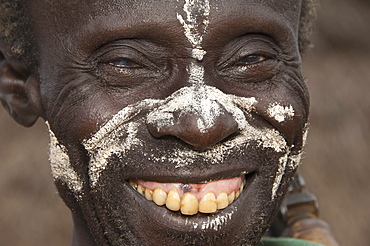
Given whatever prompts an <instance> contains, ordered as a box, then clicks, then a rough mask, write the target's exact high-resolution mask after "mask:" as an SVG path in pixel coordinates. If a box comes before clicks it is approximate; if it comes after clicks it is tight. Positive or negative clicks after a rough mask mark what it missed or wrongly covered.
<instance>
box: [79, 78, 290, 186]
mask: <svg viewBox="0 0 370 246" xmlns="http://www.w3.org/2000/svg"><path fill="white" fill-rule="evenodd" d="M204 95H206V96H204ZM256 103H257V102H256V100H255V98H253V97H252V98H244V97H238V96H235V95H228V94H225V93H223V92H222V91H220V90H219V89H217V88H215V87H212V86H207V85H202V86H199V85H197V86H190V87H184V88H181V89H180V90H178V91H176V92H174V93H173V94H172V95H170V96H169V97H167V98H166V99H164V100H151V99H146V100H143V101H141V102H138V103H136V104H133V105H129V106H127V107H125V108H124V109H122V110H121V111H120V112H118V113H117V114H116V115H115V116H113V118H112V119H111V120H110V121H108V122H107V123H106V124H105V125H104V126H103V127H102V128H101V129H100V130H99V131H98V132H97V133H96V134H94V135H93V136H92V137H91V138H90V139H88V140H85V141H83V144H84V146H85V148H86V150H87V151H88V152H89V154H90V157H91V160H90V166H89V174H90V178H91V184H92V186H93V187H94V186H96V185H97V184H98V181H99V178H100V176H101V173H102V171H103V170H105V169H106V167H107V165H108V160H109V158H110V157H112V156H114V155H116V156H119V157H120V158H121V159H122V160H123V161H124V160H125V156H126V155H127V154H128V153H129V151H130V150H132V148H134V147H135V146H136V147H138V146H141V145H142V144H143V140H140V139H139V138H138V137H137V136H136V133H137V130H138V128H139V127H140V126H143V127H146V123H152V124H153V123H155V125H156V126H157V127H158V128H161V127H166V126H170V125H173V124H176V123H175V122H174V119H175V118H176V117H175V114H177V113H184V114H187V113H194V114H197V115H198V116H199V118H200V119H201V121H202V123H201V125H202V127H201V128H200V130H207V129H208V128H209V127H212V126H213V124H214V121H215V119H216V118H217V117H218V116H219V114H221V113H224V112H225V111H226V112H227V113H229V114H231V115H232V116H233V118H234V120H235V121H236V122H237V124H238V128H239V130H240V134H239V135H238V136H236V137H235V138H233V139H231V140H229V141H227V142H224V143H220V144H217V145H215V146H213V147H212V148H209V149H207V150H206V151H201V152H199V151H194V150H192V149H187V148H182V149H181V150H180V149H168V150H166V151H165V153H161V154H156V152H153V154H151V155H150V156H148V155H147V154H146V153H142V154H143V156H145V158H147V159H150V160H154V161H158V162H166V163H172V164H174V165H175V166H176V167H177V168H180V167H184V166H187V165H189V164H191V163H193V162H194V160H196V159H197V158H202V159H205V160H208V161H209V162H210V163H222V161H223V158H226V157H227V156H230V155H231V154H232V153H233V151H235V150H238V149H239V150H240V149H242V148H245V146H246V145H248V143H250V142H253V143H254V144H256V143H257V145H259V146H260V147H261V148H270V149H273V150H274V151H275V152H279V153H284V152H287V151H288V146H287V144H286V141H285V139H284V137H283V136H282V135H281V134H280V133H279V132H278V131H277V130H274V129H268V128H257V127H254V126H252V125H250V124H249V122H248V121H247V119H246V115H250V112H251V111H252V110H253V109H254V104H256ZM141 112H147V114H146V116H143V117H139V118H137V117H136V118H135V119H133V118H134V117H135V116H137V115H138V114H140V113H141ZM122 138H124V139H123V140H122Z"/></svg>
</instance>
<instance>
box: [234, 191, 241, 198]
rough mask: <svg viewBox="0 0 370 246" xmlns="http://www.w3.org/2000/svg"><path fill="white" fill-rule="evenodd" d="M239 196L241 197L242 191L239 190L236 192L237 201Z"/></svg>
mask: <svg viewBox="0 0 370 246" xmlns="http://www.w3.org/2000/svg"><path fill="white" fill-rule="evenodd" d="M239 195H240V191H239V190H237V191H236V192H235V199H236V198H238V197H239Z"/></svg>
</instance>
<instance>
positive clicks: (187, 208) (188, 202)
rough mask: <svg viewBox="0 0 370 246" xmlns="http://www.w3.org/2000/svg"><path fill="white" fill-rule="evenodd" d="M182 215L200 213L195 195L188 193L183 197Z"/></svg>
mask: <svg viewBox="0 0 370 246" xmlns="http://www.w3.org/2000/svg"><path fill="white" fill-rule="evenodd" d="M181 213H182V214H185V215H193V214H196V213H198V199H197V198H196V197H195V196H194V195H193V194H191V193H189V192H187V193H185V194H184V195H183V196H182V199H181Z"/></svg>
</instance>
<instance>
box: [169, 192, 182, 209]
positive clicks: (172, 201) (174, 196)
mask: <svg viewBox="0 0 370 246" xmlns="http://www.w3.org/2000/svg"><path fill="white" fill-rule="evenodd" d="M166 207H167V208H168V209H169V210H172V211H179V210H180V196H179V193H177V191H176V190H170V192H168V195H167V199H166Z"/></svg>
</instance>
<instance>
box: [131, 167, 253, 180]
mask: <svg viewBox="0 0 370 246" xmlns="http://www.w3.org/2000/svg"><path fill="white" fill-rule="evenodd" d="M223 169H224V168H217V170H216V172H215V171H211V170H206V171H204V172H203V173H199V172H194V171H192V172H190V171H189V172H180V175H179V173H177V174H176V175H174V174H170V175H166V174H163V173H160V174H155V173H150V174H148V175H145V174H144V175H143V174H142V175H140V176H131V177H128V178H126V180H129V179H141V180H145V181H153V182H158V183H207V182H211V181H215V180H221V179H228V178H234V177H238V176H241V175H245V174H248V173H255V172H256V170H252V169H251V170H246V169H245V168H237V169H232V170H223ZM166 173H167V172H166Z"/></svg>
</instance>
